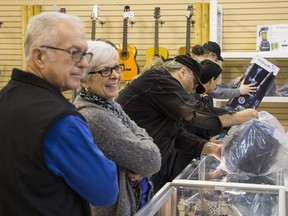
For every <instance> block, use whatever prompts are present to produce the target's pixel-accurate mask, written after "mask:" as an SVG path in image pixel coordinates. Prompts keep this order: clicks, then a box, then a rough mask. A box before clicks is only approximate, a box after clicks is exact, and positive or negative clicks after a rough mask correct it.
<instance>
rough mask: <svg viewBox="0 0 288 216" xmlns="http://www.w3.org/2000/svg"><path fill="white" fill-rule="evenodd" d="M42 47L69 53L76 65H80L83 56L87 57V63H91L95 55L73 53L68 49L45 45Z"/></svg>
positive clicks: (79, 52)
mask: <svg viewBox="0 0 288 216" xmlns="http://www.w3.org/2000/svg"><path fill="white" fill-rule="evenodd" d="M40 47H41V48H48V49H53V50H60V51H64V52H67V53H69V54H70V55H71V57H72V61H73V62H76V63H79V62H80V61H81V60H82V58H83V56H85V57H86V59H87V61H88V62H89V63H90V61H91V59H92V56H93V53H86V52H81V51H71V50H66V49H62V48H58V47H52V46H45V45H43V46H40Z"/></svg>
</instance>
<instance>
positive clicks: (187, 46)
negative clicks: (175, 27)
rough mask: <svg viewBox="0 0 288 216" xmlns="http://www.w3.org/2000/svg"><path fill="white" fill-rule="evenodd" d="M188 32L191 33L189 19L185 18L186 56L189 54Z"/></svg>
mask: <svg viewBox="0 0 288 216" xmlns="http://www.w3.org/2000/svg"><path fill="white" fill-rule="evenodd" d="M190 31H191V18H190V17H189V18H187V26H186V50H185V51H186V54H188V53H190V46H191V45H190Z"/></svg>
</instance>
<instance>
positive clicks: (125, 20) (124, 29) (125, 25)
mask: <svg viewBox="0 0 288 216" xmlns="http://www.w3.org/2000/svg"><path fill="white" fill-rule="evenodd" d="M127 29H128V18H124V22H123V43H122V52H123V53H127V32H128V31H127Z"/></svg>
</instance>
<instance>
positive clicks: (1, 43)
mask: <svg viewBox="0 0 288 216" xmlns="http://www.w3.org/2000/svg"><path fill="white" fill-rule="evenodd" d="M197 2H198V3H199V2H209V1H203V0H197V1H191V0H181V1H179V0H165V1H162V0H161V1H160V0H158V1H155V0H153V1H152V0H146V1H145V2H144V1H140V0H125V1H124V0H98V1H94V0H81V1H79V0H77V1H76V0H57V1H55V0H29V1H27V0H10V1H4V0H0V21H2V22H4V24H3V25H2V27H1V28H0V89H1V88H2V87H3V86H4V85H5V84H6V82H7V81H8V80H9V79H10V78H9V77H10V73H11V69H12V68H13V67H22V39H21V32H22V29H21V28H22V26H21V23H22V21H21V5H23V4H35V5H41V8H42V11H51V10H53V5H58V6H60V7H63V8H66V10H67V13H69V14H73V15H77V16H79V17H80V18H81V19H82V20H83V22H84V27H85V33H86V36H87V38H88V39H89V38H91V28H92V26H91V23H92V22H91V11H92V6H93V4H95V3H97V4H98V5H99V6H100V12H99V17H98V19H99V20H101V21H104V22H105V24H104V25H103V26H101V25H100V24H99V22H97V24H96V38H107V39H110V40H112V41H113V42H114V43H116V44H121V43H122V35H123V17H122V13H123V8H124V6H125V5H129V6H130V10H131V11H133V12H134V14H135V17H134V18H133V19H132V20H133V21H134V22H135V24H134V25H133V27H131V25H128V43H131V44H133V45H134V46H135V47H136V48H137V51H138V52H137V57H136V60H137V63H138V65H139V67H140V68H142V67H143V66H144V64H145V60H146V59H145V58H146V56H145V53H146V49H147V48H149V47H153V46H154V26H155V22H154V21H155V19H154V17H153V16H154V8H155V7H160V8H161V10H160V15H161V20H162V21H164V24H163V25H162V27H160V28H159V46H161V47H164V48H166V49H167V50H168V51H169V56H170V57H174V56H175V55H177V54H178V48H179V47H181V46H185V41H186V17H185V14H186V9H187V6H188V5H190V4H194V3H197ZM218 3H219V4H222V8H223V38H222V50H223V51H226V52H227V51H230V52H232V51H233V52H241V51H243V52H244V51H245V52H246V51H251V52H252V51H255V50H256V25H262V24H281V23H288V13H287V12H286V11H288V1H287V0H277V1H274V0H241V1H239V0H218ZM194 18H195V17H192V20H194ZM159 26H161V25H159ZM190 40H191V46H193V45H194V44H195V29H194V27H191V38H190ZM276 63H277V65H278V66H280V67H281V72H280V73H279V74H278V76H277V79H276V81H277V83H279V84H284V83H285V82H286V81H287V80H288V76H286V75H285V73H287V74H288V70H287V68H288V65H287V64H288V63H283V62H281V61H280V62H279V61H277V62H276ZM248 65H249V61H248V60H242V61H236V62H235V61H234V62H230V61H225V62H224V63H223V81H224V82H225V81H229V80H231V79H232V78H235V77H236V76H239V75H240V74H241V73H243V72H244V71H245V69H246V68H247V66H248ZM70 93H71V92H70V91H68V92H65V94H64V95H65V97H67V98H71V94H70ZM264 105H265V106H264ZM264 105H263V109H269V110H270V111H271V112H272V113H275V115H277V117H279V118H281V123H282V124H285V126H286V127H288V116H287V114H286V111H285V110H287V108H288V106H287V103H284V104H280V103H272V104H267V103H265V104H264ZM259 109H262V106H261V107H260V108H259Z"/></svg>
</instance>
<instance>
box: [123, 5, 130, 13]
mask: <svg viewBox="0 0 288 216" xmlns="http://www.w3.org/2000/svg"><path fill="white" fill-rule="evenodd" d="M129 11H130V6H128V5H126V6H125V7H124V13H125V12H129Z"/></svg>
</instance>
